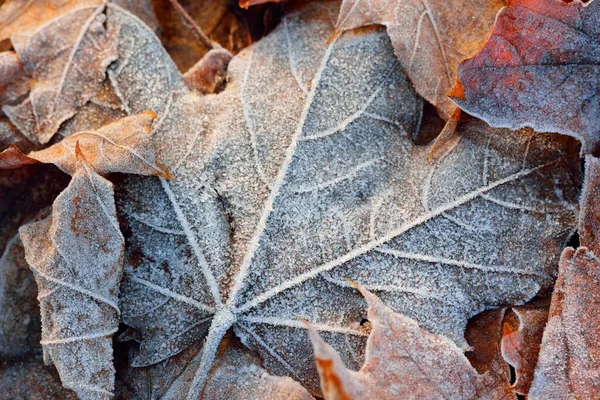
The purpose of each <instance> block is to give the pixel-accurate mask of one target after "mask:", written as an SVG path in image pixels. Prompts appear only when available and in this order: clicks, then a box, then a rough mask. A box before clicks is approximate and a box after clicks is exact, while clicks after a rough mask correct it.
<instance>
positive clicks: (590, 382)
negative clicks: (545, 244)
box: [529, 247, 600, 400]
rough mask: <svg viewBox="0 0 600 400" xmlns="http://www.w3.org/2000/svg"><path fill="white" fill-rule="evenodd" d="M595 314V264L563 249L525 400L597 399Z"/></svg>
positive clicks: (599, 326)
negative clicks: (529, 388) (530, 383)
mask: <svg viewBox="0 0 600 400" xmlns="http://www.w3.org/2000/svg"><path fill="white" fill-rule="evenodd" d="M599 314H600V261H599V260H598V258H597V257H596V256H595V255H594V253H593V252H592V251H591V250H588V249H587V248H585V247H580V248H579V249H577V250H574V249H572V248H567V249H565V251H564V252H563V254H562V256H561V260H560V269H559V275H558V279H557V281H556V285H555V287H554V293H553V295H552V304H551V306H550V315H549V319H548V324H547V325H546V330H545V331H544V338H543V340H542V347H541V351H540V355H539V360H538V364H537V366H536V368H535V379H534V381H533V384H532V385H531V390H530V391H529V398H530V399H532V400H537V399H539V400H545V399H568V398H575V399H593V398H597V396H598V393H600V345H599V344H600V319H598V315H599Z"/></svg>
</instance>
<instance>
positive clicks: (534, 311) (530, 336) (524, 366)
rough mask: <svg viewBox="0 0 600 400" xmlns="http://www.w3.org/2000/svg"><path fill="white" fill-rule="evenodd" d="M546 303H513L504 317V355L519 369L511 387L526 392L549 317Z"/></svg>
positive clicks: (522, 392) (508, 361)
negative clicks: (513, 305) (515, 304)
mask: <svg viewBox="0 0 600 400" xmlns="http://www.w3.org/2000/svg"><path fill="white" fill-rule="evenodd" d="M547 319H548V306H547V304H546V305H545V306H544V305H541V306H538V307H526V306H523V307H513V308H512V309H511V311H510V313H509V315H508V316H507V318H506V319H505V320H504V324H503V331H504V332H503V333H504V335H503V337H502V356H503V357H504V359H505V360H506V362H507V363H508V364H510V365H511V366H512V367H513V368H514V369H515V373H516V381H515V383H514V384H513V385H512V388H513V389H514V390H515V391H516V392H517V393H519V394H522V395H527V393H528V392H529V388H530V386H531V382H532V381H533V372H534V369H535V365H536V363H537V360H538V353H539V351H540V344H541V342H542V335H543V333H544V327H545V326H546V320H547Z"/></svg>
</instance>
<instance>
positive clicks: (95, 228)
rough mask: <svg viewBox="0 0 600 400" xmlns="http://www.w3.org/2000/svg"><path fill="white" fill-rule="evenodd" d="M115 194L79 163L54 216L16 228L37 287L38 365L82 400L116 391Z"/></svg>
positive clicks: (119, 247) (118, 256)
mask: <svg viewBox="0 0 600 400" xmlns="http://www.w3.org/2000/svg"><path fill="white" fill-rule="evenodd" d="M80 158H81V157H80ZM113 196H114V194H113V186H112V184H111V183H110V182H109V181H107V180H105V179H104V178H102V177H100V175H98V174H97V173H96V172H94V170H93V169H92V168H91V166H89V165H88V164H87V163H86V162H85V161H83V160H81V161H79V163H78V166H77V169H76V171H75V173H74V175H73V178H72V180H71V183H70V184H69V186H68V187H67V188H66V189H65V190H64V191H63V192H62V193H61V194H60V195H59V196H58V197H57V198H56V200H55V202H54V204H53V206H52V214H51V215H50V216H48V217H46V218H44V219H43V220H41V221H38V222H34V223H31V224H28V225H25V226H23V227H21V229H20V230H19V232H20V235H21V239H22V240H23V245H24V247H25V258H26V260H27V263H28V264H29V266H30V268H31V269H32V270H33V272H34V277H35V279H36V282H37V285H38V288H39V295H38V299H39V301H40V308H41V315H42V341H41V344H42V346H43V350H44V360H45V361H46V363H52V364H54V365H55V366H56V368H57V370H58V372H59V375H60V377H61V380H62V382H63V385H64V386H65V387H67V388H70V389H73V390H74V391H76V392H77V393H78V395H79V396H80V397H81V398H84V399H88V398H89V399H109V398H111V397H112V390H113V389H114V367H113V365H112V339H111V337H112V334H113V333H114V332H116V331H117V327H118V324H119V308H118V299H117V295H118V290H119V282H120V280H121V275H122V272H123V251H124V240H123V236H122V235H121V232H120V230H119V225H118V222H117V218H116V210H115V205H114V200H113Z"/></svg>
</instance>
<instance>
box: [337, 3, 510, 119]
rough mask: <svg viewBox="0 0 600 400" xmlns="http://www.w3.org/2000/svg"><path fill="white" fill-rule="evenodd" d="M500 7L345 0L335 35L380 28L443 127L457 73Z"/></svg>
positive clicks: (448, 115) (450, 108)
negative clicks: (436, 110)
mask: <svg viewBox="0 0 600 400" xmlns="http://www.w3.org/2000/svg"><path fill="white" fill-rule="evenodd" d="M504 4H505V2H504V0H471V1H469V2H467V3H465V2H463V1H461V0H454V1H433V2H432V1H428V0H424V1H422V0H408V1H406V0H396V1H389V0H344V1H343V2H342V7H341V10H340V14H339V17H338V21H337V26H336V30H337V31H338V32H339V31H345V30H348V29H355V28H358V27H361V26H366V25H371V24H381V25H385V26H386V27H387V31H388V34H389V35H390V38H391V39H392V44H393V46H394V52H395V53H396V56H398V59H399V60H400V63H401V64H402V66H403V67H404V69H405V70H406V73H407V74H408V76H409V78H410V79H411V81H412V82H413V84H414V85H415V88H416V90H417V92H418V93H419V94H420V95H421V96H423V97H424V98H425V99H426V100H427V101H429V102H430V103H432V104H433V105H434V106H436V108H437V109H438V111H439V113H440V116H441V117H442V118H444V119H445V120H446V121H447V120H449V119H450V118H451V117H452V114H454V112H455V110H456V105H455V104H453V103H452V101H450V99H449V98H448V97H447V96H446V93H447V92H448V90H450V88H451V87H452V85H454V81H455V79H456V72H455V71H456V68H457V67H458V64H459V63H460V62H461V61H462V60H464V59H465V58H466V57H468V56H469V55H471V54H473V53H474V52H475V51H476V50H477V49H479V47H480V45H481V44H482V43H483V41H484V39H485V37H486V35H487V34H488V32H489V30H490V28H491V26H492V25H493V23H494V18H495V17H496V13H497V12H498V10H499V9H500V8H501V7H502V6H504ZM465 27H468V29H466V28H465Z"/></svg>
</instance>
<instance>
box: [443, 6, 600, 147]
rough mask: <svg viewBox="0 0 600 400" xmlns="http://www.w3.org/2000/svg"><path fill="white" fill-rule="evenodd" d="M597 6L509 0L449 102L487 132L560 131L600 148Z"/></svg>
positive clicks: (465, 65)
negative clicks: (495, 129) (488, 129)
mask: <svg viewBox="0 0 600 400" xmlns="http://www.w3.org/2000/svg"><path fill="white" fill-rule="evenodd" d="M599 66H600V2H594V3H591V4H590V5H589V7H581V5H580V4H578V3H576V2H573V3H571V4H565V3H564V2H562V1H561V0H510V1H508V7H507V8H505V9H503V10H502V11H501V12H500V13H499V15H498V19H497V20H496V25H495V26H494V29H493V31H492V33H491V35H490V36H489V39H488V41H487V43H486V44H485V46H484V47H483V48H482V49H481V51H480V52H479V53H477V55H475V56H474V57H473V58H471V59H469V60H466V61H464V62H463V63H462V64H461V65H460V68H459V71H458V79H459V82H458V83H457V85H456V87H455V88H454V89H453V90H452V93H451V96H452V97H454V101H455V102H456V103H457V104H458V105H459V106H460V107H461V108H463V109H464V110H465V111H467V112H468V113H470V114H472V115H475V116H477V117H479V118H482V119H484V120H485V121H486V122H488V123H489V124H491V125H492V126H497V127H507V128H511V129H517V128H520V127H524V126H529V127H532V128H534V129H535V130H536V131H538V132H560V133H564V134H567V135H570V136H573V137H575V138H577V139H579V140H581V141H582V142H583V143H584V148H583V151H584V152H585V153H588V154H589V153H593V152H595V151H597V150H599V149H600V148H599V147H598V141H599V140H600V137H599V136H598V135H599V132H600V117H599V116H600V108H599V107H600V103H599V102H598V95H597V92H598V88H600V82H599V78H598V77H599V76H600V74H599V73H598V71H599Z"/></svg>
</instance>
